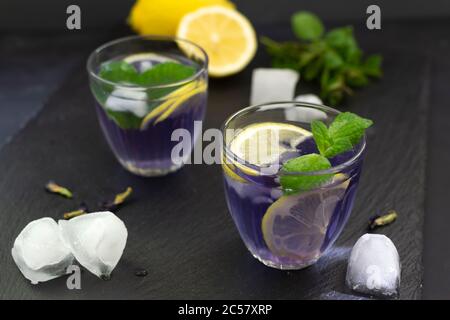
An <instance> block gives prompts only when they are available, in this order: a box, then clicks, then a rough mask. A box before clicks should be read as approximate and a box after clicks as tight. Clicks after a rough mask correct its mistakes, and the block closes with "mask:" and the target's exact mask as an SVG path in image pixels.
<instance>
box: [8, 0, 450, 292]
mask: <svg viewBox="0 0 450 320" xmlns="http://www.w3.org/2000/svg"><path fill="white" fill-rule="evenodd" d="M234 2H235V3H236V4H237V7H238V9H239V10H240V11H242V12H243V13H244V14H245V15H247V16H248V17H249V18H250V20H251V21H252V22H253V23H254V25H255V28H256V29H257V30H259V29H263V28H267V26H270V25H286V26H287V25H288V24H289V16H290V15H291V13H292V12H294V11H296V10H298V9H302V10H311V11H314V12H316V13H317V14H318V15H319V16H320V17H322V18H323V19H324V20H325V21H326V22H327V24H328V25H335V24H341V23H352V24H353V25H354V26H355V29H356V30H358V29H361V28H365V18H366V13H365V11H366V8H367V6H368V5H370V4H377V5H379V6H380V7H381V10H382V22H383V25H382V28H383V29H386V28H395V27H396V26H397V25H399V24H401V23H405V25H406V26H408V25H414V26H415V28H411V34H407V33H406V34H407V37H408V38H409V39H411V38H414V37H415V33H419V32H420V33H421V34H422V37H423V35H425V36H426V37H428V38H429V39H430V43H433V37H434V36H435V32H434V30H437V29H438V30H439V31H440V34H445V32H446V30H448V32H447V35H448V37H447V39H445V38H444V39H442V37H441V38H439V41H438V40H436V42H438V43H436V47H435V48H438V49H439V48H441V49H442V51H439V50H436V51H435V52H432V53H430V52H427V53H430V54H432V55H433V54H434V55H440V54H442V53H443V52H446V53H449V52H450V50H449V45H450V1H449V0H429V1H421V0H409V1H408V0H384V1H376V2H373V1H366V0H345V1H337V0H313V1H294V0H277V1H271V0H240V1H234ZM133 3H134V1H133V0H121V1H114V2H113V1H111V0H90V1H89V0H84V1H66V0H53V1H52V0H40V1H31V0H28V1H23V0H2V1H1V2H0V53H2V56H3V57H5V56H8V54H9V52H11V55H16V54H17V55H21V56H26V55H27V50H28V48H30V47H31V48H33V54H34V55H38V56H39V59H40V60H39V61H41V63H42V64H43V65H44V66H45V67H44V68H42V65H41V66H35V65H34V64H33V59H30V60H29V62H25V63H24V62H23V61H24V60H23V59H22V60H20V61H21V62H20V63H21V65H17V64H14V60H13V59H11V61H8V60H6V61H5V60H3V61H0V148H1V147H2V145H4V144H5V143H6V142H7V141H8V139H10V138H11V137H12V136H13V135H14V134H15V133H17V132H18V131H19V129H20V128H22V127H23V126H24V125H25V124H26V123H27V122H28V120H29V119H31V118H32V117H33V115H35V114H36V113H37V112H38V111H39V110H40V108H41V107H42V106H43V104H44V103H45V101H46V99H47V97H48V95H49V94H50V93H51V92H53V91H54V90H55V89H56V88H57V87H58V85H59V81H60V80H62V79H64V78H65V77H66V76H67V74H68V73H69V72H70V70H72V68H73V66H74V65H76V63H77V62H78V60H77V59H78V57H79V54H78V53H77V50H78V47H77V41H81V40H77V34H76V33H77V32H78V33H93V32H105V31H107V30H110V29H112V28H116V27H118V26H120V25H123V24H124V21H125V19H126V16H127V15H128V12H129V9H130V7H131V5H132V4H133ZM69 4H78V5H79V6H80V7H81V11H82V30H81V31H77V32H75V33H74V32H68V31H67V29H66V28H65V22H66V17H67V15H66V8H67V6H68V5H69ZM406 28H407V27H406ZM383 29H382V30H381V31H374V32H381V33H382V32H384V31H383ZM65 33H70V35H69V34H68V35H67V37H68V38H70V39H71V40H70V41H71V42H70V43H71V44H70V45H67V44H66V45H65V46H64V49H61V50H58V48H59V47H60V46H61V47H62V45H63V43H64V41H65V40H64V36H61V34H62V35H64V34H65ZM57 34H58V36H56V35H57ZM52 35H55V37H54V38H53V39H54V41H51V40H49V36H50V37H52ZM402 35H405V33H402ZM287 37H289V35H288V36H287ZM50 39H51V38H50ZM402 40H403V39H402V38H401V37H399V38H398V39H397V41H398V42H399V43H401V42H402ZM409 43H414V41H412V42H411V41H410V42H409ZM385 45H386V46H395V45H396V43H394V42H390V43H386V44H385ZM36 48H38V49H36ZM39 48H40V49H42V50H39ZM426 50H427V48H423V47H422V44H421V43H420V42H419V41H418V42H417V43H416V44H414V45H411V51H414V52H418V51H423V52H425V51H426ZM30 58H31V57H30ZM438 61H440V62H441V63H446V62H444V61H448V58H440V59H438ZM38 67H40V68H38ZM444 70H449V68H448V67H447V68H446V69H445V68H443V69H441V68H440V67H439V65H435V66H433V67H432V72H433V74H434V76H435V77H436V79H438V80H439V81H437V82H433V83H434V84H435V85H436V90H437V91H439V92H444V91H445V87H446V86H447V87H448V85H449V83H450V75H449V74H448V73H446V72H445V71H444ZM11 74H14V75H15V77H14V79H12V78H11V76H10V75H11ZM37 74H38V76H37ZM15 81H17V82H18V83H20V86H18V85H17V83H16V82H15ZM23 91H26V92H27V93H28V94H27V95H21V94H20V92H23ZM432 92H433V91H432ZM431 94H432V93H431ZM431 101H432V102H433V106H432V110H431V111H430V118H429V125H428V128H429V132H427V134H428V143H427V154H428V157H427V181H426V214H425V230H424V234H425V240H424V248H425V249H424V269H425V274H424V291H423V296H424V298H450V277H448V273H449V270H450V254H449V253H450V232H448V228H449V226H450V216H449V215H448V200H447V199H448V196H449V190H450V172H449V170H448V163H450V139H449V134H448V128H449V125H448V124H449V123H450V109H449V108H450V106H449V103H448V100H440V99H439V97H437V96H436V97H431ZM393 170H395V169H393Z"/></svg>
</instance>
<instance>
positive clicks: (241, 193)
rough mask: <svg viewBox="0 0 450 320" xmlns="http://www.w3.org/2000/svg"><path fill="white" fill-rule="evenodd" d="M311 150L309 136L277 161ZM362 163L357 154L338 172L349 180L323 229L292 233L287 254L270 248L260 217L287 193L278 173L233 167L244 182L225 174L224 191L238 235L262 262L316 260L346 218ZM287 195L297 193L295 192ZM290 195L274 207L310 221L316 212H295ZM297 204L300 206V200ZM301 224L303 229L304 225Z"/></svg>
mask: <svg viewBox="0 0 450 320" xmlns="http://www.w3.org/2000/svg"><path fill="white" fill-rule="evenodd" d="M310 153H318V150H317V147H316V145H315V142H314V140H313V139H312V138H308V139H306V140H305V141H303V142H302V143H300V144H299V145H298V146H297V152H290V153H289V154H285V155H282V156H281V157H280V162H282V163H284V162H285V161H287V160H288V159H290V158H294V157H298V156H300V155H304V154H310ZM353 156H354V151H353V150H352V151H348V152H345V153H343V154H341V155H338V156H336V157H334V158H332V159H330V162H331V164H332V166H336V165H338V164H341V163H344V162H345V161H347V160H349V159H350V158H351V157H353ZM361 166H362V160H361V158H360V159H359V160H358V161H357V162H356V163H354V164H353V165H351V166H349V167H347V168H346V169H345V170H344V171H341V172H340V173H343V174H345V175H346V176H348V180H347V181H346V182H345V184H344V185H345V186H346V187H345V189H341V190H342V191H340V192H338V193H337V194H338V195H337V199H338V201H337V202H335V203H333V205H332V207H331V209H330V210H329V215H324V217H320V218H321V225H323V227H324V228H325V229H326V231H325V232H323V231H322V232H316V231H317V230H316V229H313V228H310V229H308V230H307V231H308V236H307V237H306V236H301V237H299V238H295V237H293V242H294V243H295V246H297V248H296V249H295V250H294V249H293V252H295V255H293V254H292V252H291V253H290V254H286V253H282V252H279V251H277V252H272V251H273V250H271V248H269V245H268V244H267V243H266V240H265V239H264V235H263V230H262V229H263V226H262V225H263V218H264V216H265V214H266V213H267V212H268V209H269V207H271V206H272V204H273V203H274V202H276V201H277V200H279V199H280V198H281V197H286V196H283V192H282V190H281V188H280V185H279V184H278V182H277V181H278V179H277V176H276V175H274V176H265V177H261V176H259V177H255V176H250V175H247V174H245V173H244V172H242V171H241V170H239V169H238V168H235V170H234V172H235V173H236V174H238V175H239V176H240V177H241V178H243V179H244V180H245V182H243V181H239V180H238V179H233V177H230V176H229V175H227V174H224V185H225V194H226V199H227V204H228V207H229V211H230V212H231V215H232V217H233V220H234V222H235V224H236V226H237V229H238V231H239V233H240V235H241V238H242V239H243V241H244V243H245V245H246V246H247V248H248V249H249V251H250V252H251V253H252V255H253V256H254V257H255V258H257V259H258V260H260V261H261V262H263V263H264V264H266V265H269V266H272V267H275V268H279V269H300V268H303V267H305V266H308V265H310V264H312V263H314V262H315V261H317V259H318V258H319V257H320V256H321V255H322V254H323V253H324V252H325V251H326V250H327V249H328V248H330V247H331V245H332V244H333V243H334V242H335V240H336V239H337V237H338V236H339V234H340V233H341V231H342V229H343V227H344V225H345V223H346V222H347V220H348V217H349V215H350V212H351V209H352V206H353V202H354V199H355V194H356V188H357V185H358V181H359V176H360V172H361ZM339 183H340V182H339ZM329 188H330V190H331V189H332V188H333V184H331V185H330V187H329ZM326 189H327V187H326V186H325V187H324V189H323V190H326ZM312 192H314V191H312ZM331 192H334V191H331ZM288 197H296V195H293V196H288ZM291 199H294V201H285V202H283V204H282V205H281V206H279V208H277V210H278V212H283V211H285V212H286V213H288V212H292V213H294V214H297V215H298V216H297V217H298V218H299V219H297V220H301V219H303V220H306V221H307V220H310V221H312V220H314V219H316V218H317V217H315V215H317V214H316V213H303V212H295V210H297V209H296V206H295V205H294V206H293V205H292V203H293V202H294V203H295V201H297V200H296V199H297V198H291ZM298 199H299V200H298V201H307V200H302V197H301V196H300V197H299V198H298ZM306 199H307V198H306ZM335 199H336V198H335ZM278 203H280V202H278ZM299 206H302V204H301V203H300V204H299ZM302 214H305V215H306V216H303V217H302ZM297 223H298V221H293V223H291V224H289V221H288V222H284V225H282V227H284V228H286V227H287V228H290V227H292V228H295V226H296V224H297ZM301 227H302V228H303V229H305V228H304V226H301ZM278 229H280V228H278ZM303 229H302V231H301V232H303V231H304V230H303ZM282 231H283V230H282ZM315 232H316V233H317V234H316V233H315Z"/></svg>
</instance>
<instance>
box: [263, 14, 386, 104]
mask: <svg viewBox="0 0 450 320" xmlns="http://www.w3.org/2000/svg"><path fill="white" fill-rule="evenodd" d="M291 23H292V31H293V32H294V34H295V35H296V37H297V38H298V40H299V41H288V42H276V41H273V40H271V39H269V38H266V37H263V38H262V39H261V42H262V43H263V44H264V45H265V46H266V50H267V52H268V53H269V55H270V56H271V57H272V64H273V66H274V67H276V68H289V69H294V70H297V71H299V72H300V73H301V74H302V76H303V78H304V79H305V80H307V81H316V82H317V83H319V84H320V88H321V92H320V95H321V97H322V98H323V99H324V100H325V101H326V102H327V103H329V104H331V105H336V104H338V103H339V102H340V101H342V99H343V98H344V97H345V96H347V95H351V94H352V93H353V88H358V87H364V86H366V85H368V84H369V82H370V77H373V78H379V77H381V76H382V71H381V62H382V58H381V56H379V55H371V56H368V57H364V55H363V52H362V50H361V49H360V47H359V46H358V43H357V41H356V39H355V37H354V35H353V29H352V27H351V26H347V27H341V28H336V29H333V30H330V31H328V32H326V33H325V28H324V26H323V23H322V21H321V20H320V19H319V18H318V17H317V16H316V15H314V14H313V13H310V12H306V11H301V12H298V13H296V14H294V15H293V16H292V21H291Z"/></svg>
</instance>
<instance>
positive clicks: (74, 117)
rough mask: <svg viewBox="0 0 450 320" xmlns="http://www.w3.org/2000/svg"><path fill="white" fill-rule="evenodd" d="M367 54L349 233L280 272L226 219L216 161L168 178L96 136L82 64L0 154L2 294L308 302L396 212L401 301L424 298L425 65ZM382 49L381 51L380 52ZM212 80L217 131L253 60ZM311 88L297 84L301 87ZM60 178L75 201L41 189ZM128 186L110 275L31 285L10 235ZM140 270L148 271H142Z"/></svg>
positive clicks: (211, 115)
mask: <svg viewBox="0 0 450 320" xmlns="http://www.w3.org/2000/svg"><path fill="white" fill-rule="evenodd" d="M367 36H368V37H369V38H370V37H372V38H370V39H369V40H370V41H369V40H367V43H370V49H371V50H372V51H374V50H375V49H376V50H378V51H381V53H383V54H384V56H385V73H386V74H385V77H384V79H383V80H382V81H380V82H377V83H375V84H373V85H372V86H371V87H369V88H367V89H365V90H362V91H361V92H359V93H358V95H357V96H356V97H354V98H353V99H352V100H351V101H350V102H349V103H348V104H347V105H346V109H350V110H353V111H356V112H358V113H359V114H361V115H363V116H368V117H370V118H371V119H373V120H374V121H375V123H376V125H375V127H374V128H373V130H371V131H370V133H369V137H368V153H367V158H366V162H365V168H364V173H363V177H362V181H361V183H360V186H359V193H358V195H357V201H356V204H355V208H354V210H353V213H352V217H351V218H350V221H349V223H348V225H347V227H346V228H345V230H344V232H343V234H342V235H341V237H340V238H339V240H338V243H337V244H336V245H335V249H334V250H332V251H331V252H330V253H329V254H328V255H327V256H325V257H323V258H322V259H321V260H320V261H319V262H318V263H317V264H316V265H314V266H312V267H310V268H307V269H305V270H302V271H296V272H283V271H278V270H273V269H270V268H267V267H265V266H263V265H262V264H260V263H259V262H257V261H256V260H255V259H253V258H252V257H251V256H250V254H249V253H248V252H247V250H246V249H245V247H244V245H243V244H242V242H241V240H240V238H239V235H238V233H237V231H236V229H235V227H234V225H233V223H232V220H231V217H230V215H229V214H228V210H227V208H226V204H225V201H224V195H223V189H222V177H221V169H220V166H217V165H215V166H206V165H190V166H186V167H185V168H183V169H182V170H181V171H179V172H177V173H176V174H172V175H169V176H167V177H164V178H153V179H144V178H139V177H136V176H133V175H131V174H128V173H127V172H125V171H124V170H123V169H122V168H121V167H120V166H119V164H118V163H117V162H116V161H115V159H114V157H113V156H112V154H111V152H110V151H109V149H108V147H107V145H106V143H105V141H104V139H103V137H102V136H101V133H100V130H99V127H98V125H97V121H96V118H95V113H94V109H93V106H92V104H93V100H92V97H91V94H90V92H89V90H88V83H87V76H86V74H85V71H84V66H80V67H79V68H78V69H77V70H75V71H74V73H73V74H72V75H71V76H69V77H68V78H67V80H66V81H65V82H64V83H63V85H62V86H61V88H60V89H59V90H58V91H57V92H56V93H55V94H54V95H53V96H52V97H51V98H50V99H49V101H48V103H47V104H46V106H45V108H44V110H43V111H42V112H41V113H40V114H39V115H38V116H37V117H36V118H35V119H34V120H32V121H31V122H30V123H29V124H28V125H27V127H26V128H25V129H23V130H22V131H21V132H20V133H19V134H18V135H17V136H16V137H15V138H14V139H13V140H12V142H10V143H9V144H8V145H6V146H5V147H4V148H3V149H2V150H1V152H0V172H2V178H1V179H0V226H1V230H2V232H1V233H0V239H1V241H2V243H3V245H2V247H1V249H0V270H1V274H0V298H8V299H11V298H31V299H47V298H48V299H50V298H58V299H69V298H72V299H81V298H105V299H110V298H136V299H163V298H178V299H185V298H192V299H196V298H197V299H214V298H225V299H245V298H247V299H266V298H272V299H301V298H307V299H311V298H316V299H317V298H321V297H329V296H330V293H331V295H335V294H336V293H337V294H339V293H343V294H349V293H350V292H349V291H348V290H347V289H346V288H345V286H344V277H345V270H346V259H347V258H348V254H349V250H350V248H351V246H352V245H353V244H354V242H355V241H356V239H357V238H358V237H359V236H360V235H361V234H363V233H364V229H365V227H366V225H367V220H368V218H369V216H371V215H373V214H375V213H382V212H383V211H385V210H387V209H391V208H395V209H396V210H397V211H398V212H399V213H400V217H399V219H398V221H397V222H396V223H394V224H393V225H391V226H388V227H386V228H385V229H383V230H381V232H383V233H385V234H387V235H388V236H389V237H390V238H391V239H392V240H393V242H394V243H395V244H396V246H397V248H398V251H399V253H400V256H401V259H402V265H403V275H402V276H403V277H402V287H401V296H400V298H403V299H408V298H419V297H420V291H421V290H420V288H421V279H422V264H421V258H422V253H421V252H422V224H423V215H424V210H423V202H424V168H425V155H426V148H425V146H426V145H425V143H426V138H427V135H426V132H427V122H426V120H427V106H428V103H427V102H428V87H429V84H428V83H429V82H428V80H429V79H428V76H427V75H428V74H429V65H428V63H427V61H426V60H425V61H424V59H423V57H422V56H421V55H420V54H407V52H406V50H405V49H404V48H403V47H402V46H397V47H391V48H386V47H383V46H382V44H383V43H384V42H385V41H386V39H385V38H383V37H382V36H381V35H378V36H373V35H367ZM379 48H383V49H379ZM265 59H266V57H265V56H264V55H263V54H260V55H259V56H258V59H257V60H256V61H255V62H254V63H253V65H252V66H251V67H250V68H248V69H247V71H246V72H244V73H242V74H240V75H238V76H235V77H233V78H229V79H223V80H216V81H212V82H211V89H210V99H209V106H208V108H209V109H208V115H207V121H206V124H205V127H219V126H220V124H221V123H222V122H223V120H224V119H225V118H226V117H227V116H228V115H229V114H231V113H232V112H234V111H236V110H238V109H239V108H241V107H243V106H246V105H247V104H248V97H249V84H250V76H251V73H250V71H249V70H251V68H252V67H253V66H256V65H257V66H261V65H264V64H266V65H267V60H265ZM304 90H305V89H303V88H301V90H300V91H304ZM49 179H53V180H56V181H58V182H59V183H61V184H63V185H66V186H68V187H70V188H72V189H73V190H74V191H75V193H76V199H75V200H72V201H71V200H66V199H62V198H59V197H57V196H54V195H49V194H47V193H45V192H44V191H43V186H44V184H45V183H46V182H47V181H48V180H49ZM128 185H131V186H133V187H134V188H135V196H134V201H132V202H131V203H129V204H128V205H127V206H126V207H124V208H123V209H121V210H120V211H119V213H118V214H119V216H120V217H121V218H122V219H123V220H124V222H125V224H126V225H127V227H128V231H129V239H128V243H127V248H126V250H125V253H124V256H123V258H122V260H121V261H120V263H119V264H118V266H117V268H116V269H115V271H114V273H113V279H112V280H111V281H101V280H99V279H97V278H95V277H94V276H93V275H91V274H90V273H89V272H83V275H82V290H79V291H77V290H73V291H69V290H67V288H66V284H65V281H66V279H65V278H60V279H56V280H53V281H49V282H47V283H44V284H40V285H38V286H32V285H30V284H29V282H28V281H26V280H25V279H24V278H23V277H22V275H21V274H20V272H19V271H18V269H17V268H16V266H15V265H14V262H13V260H12V258H11V255H10V248H11V246H12V244H13V241H14V238H15V237H16V235H17V234H18V233H19V232H20V230H21V229H22V228H23V227H24V226H25V225H26V224H27V223H28V222H29V221H31V220H33V219H37V218H40V217H42V216H51V217H54V218H60V217H61V214H62V213H63V212H66V211H68V210H71V209H73V208H74V207H76V206H77V205H78V202H79V201H81V200H85V201H87V202H88V203H92V204H95V203H96V202H97V201H98V199H99V198H103V197H106V196H109V195H111V194H114V193H116V192H118V191H121V190H122V189H123V188H124V187H126V186H128ZM140 268H145V269H147V270H148V272H149V274H148V276H147V277H136V276H135V275H134V271H135V270H136V269H140Z"/></svg>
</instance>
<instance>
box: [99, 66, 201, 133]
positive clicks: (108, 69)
mask: <svg viewBox="0 0 450 320" xmlns="http://www.w3.org/2000/svg"><path fill="white" fill-rule="evenodd" d="M195 71H196V69H195V68H194V67H193V66H187V65H183V64H181V63H176V62H163V63H160V64H157V65H155V66H154V67H152V68H150V69H148V70H146V71H144V72H142V73H139V72H138V71H137V70H136V68H135V67H134V66H133V65H132V64H129V63H127V62H125V61H110V62H106V63H103V64H102V65H101V67H100V71H99V73H98V74H99V76H100V77H101V78H103V79H105V80H108V81H111V82H114V83H117V84H125V85H136V86H144V87H150V86H160V85H167V84H171V83H176V82H179V81H182V80H184V79H187V78H189V77H191V76H193V75H194V74H195ZM178 88H179V87H178V86H171V87H168V88H149V89H147V90H146V97H147V98H146V100H147V109H148V110H147V113H148V112H151V111H152V110H153V109H154V108H156V107H157V106H158V105H159V104H160V103H161V102H158V101H152V100H158V99H161V98H164V96H166V95H168V94H169V93H171V92H172V91H174V90H176V89H178ZM92 90H93V91H94V94H95V96H96V98H97V99H98V100H99V102H100V103H101V104H102V105H103V106H104V108H105V110H106V113H107V114H108V116H109V117H110V118H111V119H113V120H114V122H116V124H117V125H118V126H119V127H121V128H122V129H139V128H140V124H141V123H142V119H143V118H144V117H138V116H136V115H135V114H134V113H133V112H132V110H123V111H117V110H109V109H108V105H107V99H108V97H109V96H110V95H111V93H112V92H113V91H114V86H113V85H111V84H101V83H93V84H92ZM123 90H126V89H123ZM130 99H132V96H130Z"/></svg>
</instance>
